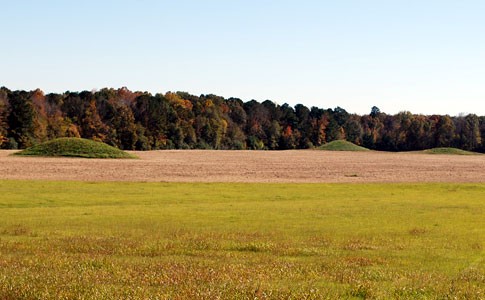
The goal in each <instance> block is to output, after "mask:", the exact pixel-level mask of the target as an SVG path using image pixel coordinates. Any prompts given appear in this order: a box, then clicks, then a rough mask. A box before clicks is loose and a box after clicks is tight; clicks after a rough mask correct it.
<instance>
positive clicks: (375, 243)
mask: <svg viewBox="0 0 485 300" xmlns="http://www.w3.org/2000/svg"><path fill="white" fill-rule="evenodd" d="M11 153H13V152H12V151H1V152H0V220H1V222H0V299H2V300H11V299H12V300H13V299H353V298H355V299H367V298H371V299H373V298H375V299H483V298H484V295H485V252H484V249H485V218H484V217H483V216H484V214H485V201H484V199H485V184H484V182H485V156H482V155H476V156H475V155H473V156H455V155H427V154H422V153H399V154H397V153H380V152H373V151H367V152H328V151H312V150H308V151H302V150H300V151H200V150H198V151H151V152H135V154H136V155H137V156H139V157H140V159H132V160H121V159H120V160H116V159H115V160H103V159H79V158H39V157H18V156H10V155H9V154H11ZM19 179H21V180H19ZM52 180H58V181H52ZM59 180H62V181H59ZM114 181H123V182H114ZM141 181H154V182H141ZM160 181H162V182H160ZM218 182H219V183H218ZM322 182H326V183H322ZM416 182H421V183H416ZM424 182H428V183H424ZM433 182H434V183H433Z"/></svg>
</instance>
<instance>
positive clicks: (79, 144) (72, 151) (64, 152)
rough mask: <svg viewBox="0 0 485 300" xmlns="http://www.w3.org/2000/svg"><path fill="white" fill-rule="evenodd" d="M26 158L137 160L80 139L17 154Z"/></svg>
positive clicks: (58, 142) (62, 139) (129, 155)
mask: <svg viewBox="0 0 485 300" xmlns="http://www.w3.org/2000/svg"><path fill="white" fill-rule="evenodd" d="M15 154H16V155H25V156H69V157H84V158H136V157H135V156H134V155H131V154H129V153H126V152H124V151H122V150H120V149H117V148H115V147H111V146H109V145H106V144H105V143H101V142H95V141H92V140H87V139H80V138H60V139H54V140H51V141H48V142H45V143H42V144H38V145H35V146H32V147H30V148H27V149H25V150H23V151H20V152H17V153H15Z"/></svg>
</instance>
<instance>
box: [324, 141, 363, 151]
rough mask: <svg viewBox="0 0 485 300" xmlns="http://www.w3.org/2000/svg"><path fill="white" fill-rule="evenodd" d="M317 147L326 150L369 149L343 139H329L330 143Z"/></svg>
mask: <svg viewBox="0 0 485 300" xmlns="http://www.w3.org/2000/svg"><path fill="white" fill-rule="evenodd" d="M317 149H319V150H327V151H369V149H367V148H364V147H362V146H358V145H356V144H354V143H351V142H349V141H345V140H336V141H331V142H330V143H328V144H324V145H322V146H320V147H318V148H317Z"/></svg>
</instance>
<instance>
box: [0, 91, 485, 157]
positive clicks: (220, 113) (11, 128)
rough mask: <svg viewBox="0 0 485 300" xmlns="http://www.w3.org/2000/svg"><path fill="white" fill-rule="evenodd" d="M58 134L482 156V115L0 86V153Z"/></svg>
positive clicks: (162, 144) (160, 145)
mask: <svg viewBox="0 0 485 300" xmlns="http://www.w3.org/2000/svg"><path fill="white" fill-rule="evenodd" d="M59 137H82V138H87V139H92V140H96V141H102V142H105V143H107V144H110V145H113V146H116V147H118V148H120V149H124V150H156V149H256V150H260V149H261V150H262V149H268V150H283V149H306V148H313V147H318V146H320V145H322V144H325V143H328V142H330V141H333V140H340V139H345V140H348V141H350V142H352V143H355V144H357V145H362V146H364V147H367V148H370V149H374V150H385V151H412V150H423V149H428V148H434V147H456V148H461V149H464V150H471V151H478V152H485V117H484V116H477V115H475V114H468V115H460V116H453V117H452V116H449V115H417V114H412V113H410V112H400V113H398V114H394V115H390V114H386V113H384V112H381V111H380V110H379V108H377V107H372V108H371V111H370V113H369V114H368V115H362V116H361V115H356V114H350V113H348V112H347V111H346V110H345V109H343V108H341V107H337V108H334V109H322V108H318V107H311V108H308V107H306V106H304V105H302V104H297V105H296V106H294V107H292V106H290V105H288V104H283V105H278V104H275V103H274V102H272V101H269V100H266V101H263V102H261V103H260V102H258V101H255V100H251V101H248V102H243V101H242V100H240V99H238V98H228V99H225V98H223V97H220V96H216V95H212V94H211V95H200V96H195V95H191V94H189V93H186V92H176V93H173V92H167V93H165V94H155V95H152V94H150V93H148V92H132V91H130V90H128V89H127V88H120V89H108V88H104V89H101V90H99V91H83V92H69V91H68V92H65V93H63V94H56V93H50V94H47V95H45V94H44V93H43V92H42V91H41V90H39V89H37V90H34V91H23V90H16V91H11V90H9V89H7V88H5V87H2V88H0V148H2V149H20V148H26V147H29V146H31V145H34V144H36V143H39V142H43V141H46V140H49V139H54V138H59ZM482 137H483V139H482Z"/></svg>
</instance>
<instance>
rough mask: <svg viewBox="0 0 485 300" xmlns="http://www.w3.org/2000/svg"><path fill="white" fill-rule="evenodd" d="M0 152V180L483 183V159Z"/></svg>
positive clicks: (403, 155) (318, 154)
mask: <svg viewBox="0 0 485 300" xmlns="http://www.w3.org/2000/svg"><path fill="white" fill-rule="evenodd" d="M13 152H14V151H0V179H44V180H79V181H153V182H302V183H303V182H308V183H310V182H485V155H476V156H456V155H428V154H421V153H386V152H330V151H317V150H296V151H221V150H219V151H206V150H173V151H172V150H170V151H147V152H136V151H135V152H132V153H134V154H136V155H137V156H139V157H140V159H128V160H116V159H115V160H113V159H82V158H39V157H19V156H12V155H10V154H12V153H13Z"/></svg>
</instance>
